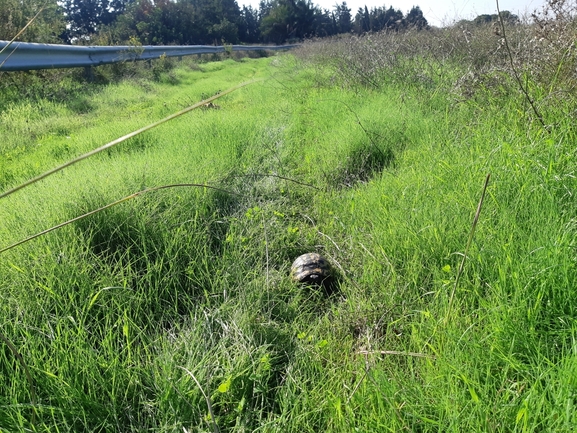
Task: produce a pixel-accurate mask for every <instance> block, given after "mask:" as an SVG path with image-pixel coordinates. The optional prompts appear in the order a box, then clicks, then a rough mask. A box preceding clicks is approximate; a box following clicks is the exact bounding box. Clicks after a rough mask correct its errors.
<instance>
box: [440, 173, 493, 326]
mask: <svg viewBox="0 0 577 433" xmlns="http://www.w3.org/2000/svg"><path fill="white" fill-rule="evenodd" d="M490 178H491V173H489V174H487V177H486V178H485V185H484V186H483V193H482V194H481V199H480V200H479V204H478V205H477V212H476V213H475V218H474V219H473V224H472V226H471V231H470V232H469V239H468V240H467V246H466V247H465V254H463V260H461V265H460V266H459V270H458V271H457V276H456V277H455V284H454V285H453V290H452V292H451V297H450V298H449V308H448V309H447V316H446V317H445V322H446V321H447V320H448V319H449V315H450V314H451V308H452V307H453V299H454V297H455V291H456V290H457V286H458V285H459V280H460V278H461V274H462V273H463V268H464V267H465V260H466V259H467V254H468V253H469V247H470V246H471V241H472V240H473V236H474V235H475V228H476V227H477V221H479V215H480V214H481V208H482V207H483V200H485V193H486V192H487V186H488V185H489V179H490Z"/></svg>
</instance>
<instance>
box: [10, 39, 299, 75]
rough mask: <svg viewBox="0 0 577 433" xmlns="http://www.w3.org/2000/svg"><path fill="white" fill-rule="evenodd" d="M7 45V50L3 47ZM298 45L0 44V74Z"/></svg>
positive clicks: (276, 48) (288, 47) (279, 48)
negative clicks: (110, 45) (103, 45)
mask: <svg viewBox="0 0 577 433" xmlns="http://www.w3.org/2000/svg"><path fill="white" fill-rule="evenodd" d="M7 45H9V46H8V47H7V48H6V46H7ZM296 46H297V45H281V46H266V45H232V46H229V47H224V46H212V45H176V46H170V45H169V46H152V45H143V46H116V47H100V46H77V45H58V44H35V43H30V42H13V43H12V44H10V43H9V42H7V41H0V51H2V50H3V49H4V48H6V49H4V51H3V52H2V53H1V54H0V71H29V70H32V69H54V68H77V67H89V66H98V65H104V64H108V63H118V62H124V61H130V60H152V59H158V58H160V57H161V56H163V55H165V56H166V57H181V56H190V55H194V54H214V53H223V52H225V51H227V50H228V49H231V48H232V51H262V50H289V49H291V48H294V47H296Z"/></svg>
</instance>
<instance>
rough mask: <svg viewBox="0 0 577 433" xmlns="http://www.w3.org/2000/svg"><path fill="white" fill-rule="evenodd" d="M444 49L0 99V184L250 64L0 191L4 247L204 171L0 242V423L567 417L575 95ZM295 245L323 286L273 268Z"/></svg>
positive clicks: (566, 426) (575, 359)
mask: <svg viewBox="0 0 577 433" xmlns="http://www.w3.org/2000/svg"><path fill="white" fill-rule="evenodd" d="M447 71H449V72H447V75H442V74H438V75H437V77H438V80H436V81H435V80H428V79H427V80H425V79H420V78H419V79H418V80H413V79H411V81H408V80H407V81H405V82H403V81H402V79H399V80H384V83H385V84H383V85H382V86H377V87H375V86H373V87H371V86H363V85H358V86H352V85H350V83H347V82H346V80H343V79H342V76H340V75H339V71H338V70H335V68H334V65H333V66H331V65H330V64H328V63H326V62H325V63H323V62H319V61H311V60H310V58H308V60H307V61H303V60H301V59H300V57H298V56H296V57H295V56H293V55H283V56H277V57H273V58H267V59H258V60H255V59H245V60H243V61H240V62H234V61H232V60H226V61H222V62H214V63H207V64H202V65H200V67H198V66H197V67H194V68H191V67H190V66H187V65H186V64H183V65H181V66H178V67H177V68H176V69H175V70H173V71H172V72H170V74H165V75H163V76H162V77H161V79H160V80H157V81H149V80H140V81H138V80H136V81H135V80H132V81H125V82H122V83H119V84H110V85H109V86H105V87H101V88H98V89H96V90H94V91H93V92H91V93H90V94H87V95H86V96H85V97H79V98H74V99H72V100H68V101H66V102H65V103H64V102H62V103H60V102H58V100H55V99H52V100H47V99H40V100H38V99H29V100H23V101H21V102H18V103H15V102H13V103H10V104H7V105H6V106H5V107H4V109H3V111H2V112H1V113H0V135H1V136H2V137H4V140H3V141H2V143H0V155H1V158H0V164H1V165H0V185H1V186H2V189H3V190H7V189H9V188H11V187H13V186H16V185H17V184H18V183H20V182H23V181H25V180H26V179H29V178H31V177H33V176H35V175H38V174H40V173H42V172H43V171H45V170H48V169H50V168H52V167H55V166H57V165H58V164H61V163H63V162H66V161H68V160H70V159H72V158H73V157H75V156H77V155H80V154H82V153H84V152H87V151H89V150H92V149H94V148H96V147H98V146H101V145H103V144H105V143H106V142H108V141H111V140H113V139H115V138H117V137H120V136H122V135H124V134H127V133H129V132H131V131H133V130H136V129H138V128H141V127H143V126H145V125H147V124H149V123H152V122H154V121H157V120H160V119H162V118H163V117H165V116H167V115H169V114H171V113H174V112H176V111H178V110H181V109H183V108H185V107H187V106H189V105H192V104H194V103H196V102H198V101H200V100H202V99H205V98H207V97H210V96H213V95H215V94H217V93H218V92H222V91H225V90H226V89H228V88H230V87H232V86H235V85H237V84H239V83H241V82H244V81H248V80H251V79H255V78H256V79H262V81H259V82H256V83H253V84H250V85H247V86H246V87H243V88H241V89H238V90H236V91H234V92H232V93H230V94H228V95H225V96H223V97H221V98H219V99H217V100H216V101H214V104H216V105H217V107H215V108H211V109H198V110H194V111H192V112H190V113H188V114H185V115H183V116H181V117H179V118H177V119H175V120H172V121H170V122H168V123H166V124H164V125H162V126H159V127H157V128H155V129H152V130H150V131H147V132H145V133H143V134H141V135H139V136H137V137H134V138H132V139H130V140H128V141H126V142H124V143H121V144H119V145H118V146H116V147H114V148H112V149H110V150H108V151H105V152H102V153H100V154H98V155H97V156H94V157H91V158H90V159H87V160H85V161H83V162H80V163H78V164H76V165H74V166H72V167H69V168H67V169H65V170H62V171H61V172H59V173H58V174H55V175H53V176H50V177H48V178H46V179H44V180H42V181H40V182H37V183H35V184H33V185H32V186H30V187H28V188H26V189H23V190H20V191H18V192H16V193H14V194H12V195H10V196H8V197H6V198H3V199H1V202H0V205H1V206H0V240H1V243H0V248H2V247H5V246H8V245H10V244H12V243H14V242H17V241H19V240H21V239H24V238H26V237H27V236H29V235H32V234H34V233H37V232H40V231H42V230H44V229H47V228H49V227H52V226H55V225H56V224H59V223H61V222H64V221H66V220H69V219H72V218H74V217H76V216H79V215H82V214H84V213H86V212H89V211H91V210H94V209H97V208H99V207H101V206H104V205H106V204H108V203H112V202H114V201H116V200H119V199H121V198H123V197H125V196H128V195H130V194H133V193H135V192H137V191H142V190H145V189H147V188H154V187H159V186H163V185H172V184H183V183H187V184H191V183H194V184H203V185H207V186H209V187H194V186H188V187H187V186H180V187H173V188H166V189H162V190H158V191H153V192H148V193H145V194H142V195H140V196H138V197H136V198H134V199H131V200H128V201H125V202H123V203H121V204H119V205H117V206H114V207H111V208H109V209H107V210H105V211H103V212H100V213H97V214H95V215H93V216H90V217H88V218H84V219H82V220H79V221H77V222H75V223H72V224H69V225H67V226H65V227H63V228H61V229H59V230H56V231H53V232H51V233H49V234H47V235H45V236H42V237H39V238H37V239H35V240H32V241H30V242H27V243H24V244H22V245H20V246H18V247H15V248H12V249H10V250H8V251H6V252H3V253H2V254H0V324H1V326H0V332H1V334H2V340H3V342H2V350H1V351H0V372H1V374H0V390H1V391H0V430H2V431H6V432H8V431H62V432H64V431H87V432H88V431H90V432H93V431H101V432H105V431H119V432H120V431H122V432H128V431H134V432H141V431H158V432H177V431H179V432H182V431H185V432H215V431H221V432H256V431H258V432H296V431H299V432H323V431H327V432H343V433H344V432H347V433H348V432H354V431H356V432H386V431H390V432H398V431H414V432H463V431H478V432H513V431H518V432H533V431H535V432H537V431H539V432H544V431H555V432H573V431H575V429H576V428H577V416H576V415H575V414H576V413H577V412H576V411H575V405H576V404H577V400H576V395H577V343H576V342H575V339H576V337H577V321H576V318H577V312H576V311H575V309H576V308H577V292H576V291H575V281H576V280H575V276H576V267H575V264H576V263H575V260H576V254H575V241H574V239H575V234H576V229H577V224H576V221H577V219H576V217H577V213H576V212H577V208H576V206H575V200H574V197H573V194H574V192H575V191H577V184H576V182H577V181H576V177H575V176H576V173H575V172H576V167H577V165H576V163H575V145H574V143H575V138H576V137H575V127H574V126H575V125H574V120H573V119H572V118H570V117H568V116H564V114H563V113H564V111H563V110H565V109H567V107H566V106H559V108H558V111H552V110H549V111H547V113H546V114H547V116H548V117H547V119H555V120H556V122H555V125H554V127H551V128H550V129H544V128H540V127H539V126H538V125H535V124H534V123H531V122H529V121H528V120H527V119H528V117H527V112H528V109H527V107H526V106H525V105H526V104H525V103H524V102H523V95H521V94H519V92H515V91H511V92H505V91H502V90H503V89H501V90H500V91H499V92H490V91H489V90H487V89H485V91H479V92H478V93H477V94H476V95H475V96H473V97H471V98H462V97H459V96H458V95H457V94H456V93H452V92H451V91H450V88H449V87H447V83H448V82H450V81H451V76H452V74H453V75H456V72H458V71H456V70H455V69H454V66H450V67H449V66H448V69H447ZM341 72H342V71H341ZM441 75H442V76H441ZM413 78H414V77H413ZM524 104H525V105H524ZM488 174H490V180H489V183H488V187H487V190H486V194H485V196H484V200H483V202H482V206H481V207H480V208H479V201H480V199H481V196H482V193H483V187H484V184H485V181H486V178H487V175H488ZM210 187H214V188H218V189H214V188H210ZM479 210H480V212H479ZM476 216H477V217H478V222H477V224H476V226H475V227H474V229H475V230H474V232H472V227H473V221H474V218H475V217H476ZM469 239H471V240H472V241H471V242H470V245H469V248H468V250H467V251H466V248H467V245H468V241H469ZM311 251H316V252H320V253H322V254H323V255H325V256H326V257H327V258H328V259H329V261H330V262H331V263H332V265H333V267H334V269H335V272H337V273H338V284H337V287H336V290H334V292H333V293H331V294H327V293H325V292H324V291H322V290H318V289H315V288H311V287H302V286H299V285H297V284H295V283H293V282H292V281H291V280H290V278H289V271H290V265H291V263H292V261H293V260H294V259H295V258H296V257H297V256H298V255H300V254H302V253H305V252H311ZM465 252H467V255H466V257H464V255H465ZM461 265H463V268H462V272H461V271H460V267H461ZM459 273H460V275H459ZM28 374H29V376H28Z"/></svg>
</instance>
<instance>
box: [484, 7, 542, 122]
mask: <svg viewBox="0 0 577 433" xmlns="http://www.w3.org/2000/svg"><path fill="white" fill-rule="evenodd" d="M495 2H496V3H497V14H498V16H499V23H500V24H501V31H502V32H503V40H504V41H505V48H506V50H507V54H508V55H509V62H510V63H511V70H512V71H513V76H514V77H515V80H516V81H517V84H518V85H519V88H520V89H521V91H522V92H523V94H524V95H525V98H526V99H527V101H528V102H529V105H531V108H532V109H533V112H534V113H535V116H537V119H538V120H539V122H540V123H541V126H542V127H543V129H545V131H547V132H549V133H551V131H549V129H548V128H547V126H546V125H545V121H544V120H543V116H542V115H541V113H540V112H539V110H538V109H537V106H536V105H535V101H533V98H531V96H530V95H529V91H528V90H527V89H526V88H525V86H524V85H523V82H522V81H521V77H519V73H518V72H517V69H516V68H515V64H514V62H513V54H511V48H510V47H509V40H508V39H507V33H506V32H505V22H504V21H503V16H502V15H501V11H500V10H499V0H495Z"/></svg>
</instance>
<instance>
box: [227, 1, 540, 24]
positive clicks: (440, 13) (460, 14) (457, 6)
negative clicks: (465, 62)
mask: <svg viewBox="0 0 577 433" xmlns="http://www.w3.org/2000/svg"><path fill="white" fill-rule="evenodd" d="M342 1H343V0H312V2H313V3H314V4H316V5H318V6H320V7H321V8H323V9H330V10H332V9H333V7H334V5H335V4H336V3H342ZM237 3H238V4H239V5H241V6H242V5H243V4H245V5H247V6H248V5H251V6H252V7H254V8H256V9H258V4H259V0H237ZM544 3H545V0H500V1H499V9H500V10H502V11H505V10H507V11H509V12H511V13H514V14H516V15H519V16H522V15H523V14H525V13H531V12H532V11H533V10H534V9H541V7H542V5H543V4H544ZM347 5H348V6H349V8H350V9H351V11H352V14H353V16H354V15H355V14H356V12H357V10H358V9H359V7H364V6H365V5H366V6H367V7H368V8H369V9H371V8H372V7H383V6H385V7H386V8H387V9H388V8H389V6H392V7H393V8H395V9H397V10H401V11H402V12H403V13H404V14H406V13H407V12H408V11H409V10H410V9H411V8H412V7H413V6H419V7H420V8H421V10H422V11H423V14H424V15H425V18H426V19H427V21H428V22H429V24H430V25H434V26H442V25H444V24H451V23H453V22H455V21H458V20H460V19H473V18H475V17H476V16H477V15H482V14H495V13H497V6H496V3H495V0H409V1H403V0H388V1H385V0H347Z"/></svg>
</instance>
